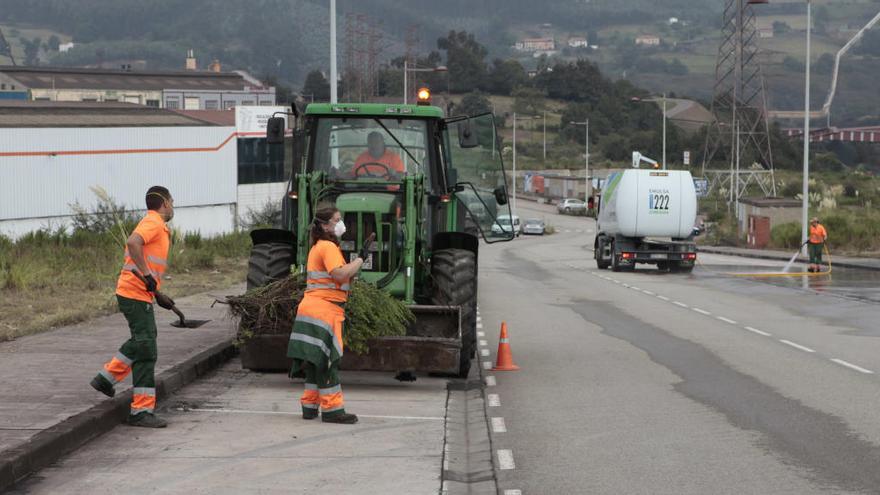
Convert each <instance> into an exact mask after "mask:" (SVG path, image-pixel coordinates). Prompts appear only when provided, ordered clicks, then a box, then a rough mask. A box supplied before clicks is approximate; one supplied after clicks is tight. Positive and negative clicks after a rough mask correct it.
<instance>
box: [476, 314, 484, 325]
mask: <svg viewBox="0 0 880 495" xmlns="http://www.w3.org/2000/svg"><path fill="white" fill-rule="evenodd" d="M481 321H483V319H482V318H480V315H477V323H480V322H481Z"/></svg>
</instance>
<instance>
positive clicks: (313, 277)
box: [305, 240, 351, 302]
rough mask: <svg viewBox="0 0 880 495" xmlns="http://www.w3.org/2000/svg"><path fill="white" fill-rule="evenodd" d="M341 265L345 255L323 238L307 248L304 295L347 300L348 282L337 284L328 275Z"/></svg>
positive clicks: (338, 300) (343, 263) (329, 299)
mask: <svg viewBox="0 0 880 495" xmlns="http://www.w3.org/2000/svg"><path fill="white" fill-rule="evenodd" d="M343 265H345V257H343V256H342V250H341V249H339V246H337V245H336V244H334V243H332V242H330V241H325V240H319V241H318V242H316V243H315V245H314V246H312V249H311V250H309V259H308V262H307V263H306V272H307V273H306V292H305V293H306V295H307V296H314V297H320V298H321V299H324V300H325V301H330V302H345V301H347V300H348V291H349V290H351V286H350V285H349V284H348V283H344V284H338V283H336V281H335V280H333V277H331V276H330V272H332V271H333V270H335V269H337V268H339V267H340V266H343Z"/></svg>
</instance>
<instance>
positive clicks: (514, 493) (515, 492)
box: [504, 490, 522, 495]
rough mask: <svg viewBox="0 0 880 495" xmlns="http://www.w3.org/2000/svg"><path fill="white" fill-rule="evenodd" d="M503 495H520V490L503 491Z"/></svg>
mask: <svg viewBox="0 0 880 495" xmlns="http://www.w3.org/2000/svg"><path fill="white" fill-rule="evenodd" d="M504 495H522V490H504Z"/></svg>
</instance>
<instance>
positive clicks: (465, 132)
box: [443, 113, 515, 243]
mask: <svg viewBox="0 0 880 495" xmlns="http://www.w3.org/2000/svg"><path fill="white" fill-rule="evenodd" d="M443 148H444V149H443V155H444V162H445V163H444V170H445V172H446V181H447V186H448V187H449V189H450V190H452V191H455V196H456V198H457V199H458V202H459V205H460V206H462V207H464V208H465V209H466V210H467V213H468V216H469V217H470V219H471V221H472V222H473V223H474V225H475V226H476V227H477V228H478V229H479V231H480V234H481V235H482V236H483V239H484V240H485V241H486V242H489V243H492V242H500V241H509V240H511V239H513V238H514V236H515V232H514V228H513V225H512V223H511V222H510V219H511V218H512V212H511V211H510V204H509V203H508V197H507V178H506V175H505V173H504V163H503V162H502V160H501V152H500V151H499V140H498V136H497V134H496V129H495V117H494V116H493V115H492V114H491V113H486V114H483V115H477V116H475V117H464V116H462V117H452V118H449V119H446V120H445V126H444V129H443Z"/></svg>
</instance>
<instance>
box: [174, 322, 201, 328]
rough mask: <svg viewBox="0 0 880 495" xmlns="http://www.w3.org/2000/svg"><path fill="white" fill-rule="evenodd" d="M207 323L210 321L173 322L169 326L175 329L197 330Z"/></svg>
mask: <svg viewBox="0 0 880 495" xmlns="http://www.w3.org/2000/svg"><path fill="white" fill-rule="evenodd" d="M209 321H211V320H185V321H180V320H174V321H172V322H171V326H172V327H177V328H199V327H200V326H202V325H204V324H205V323H208V322H209Z"/></svg>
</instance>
